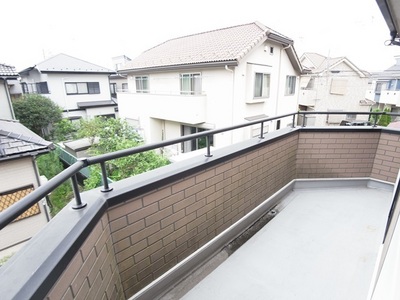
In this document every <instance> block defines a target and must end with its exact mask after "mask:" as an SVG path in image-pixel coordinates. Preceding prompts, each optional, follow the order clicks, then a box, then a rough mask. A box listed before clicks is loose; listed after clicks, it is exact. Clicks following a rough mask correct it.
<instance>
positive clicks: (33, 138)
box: [0, 119, 54, 160]
mask: <svg viewBox="0 0 400 300" xmlns="http://www.w3.org/2000/svg"><path fill="white" fill-rule="evenodd" d="M53 147H54V146H53V143H51V142H48V141H46V140H44V139H42V138H41V137H40V136H38V135H37V134H35V133H34V132H32V131H31V130H29V129H28V128H26V127H25V126H24V125H22V124H21V123H19V122H18V121H14V120H1V119H0V160H4V159H9V158H14V157H18V156H25V155H30V154H31V153H32V152H38V151H44V150H50V149H53Z"/></svg>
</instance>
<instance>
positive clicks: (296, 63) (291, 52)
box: [285, 44, 306, 74]
mask: <svg viewBox="0 0 400 300" xmlns="http://www.w3.org/2000/svg"><path fill="white" fill-rule="evenodd" d="M285 51H286V54H287V55H288V57H289V60H290V62H291V64H292V65H293V67H294V69H295V70H296V71H297V72H299V73H300V74H303V73H304V72H305V71H306V69H303V66H302V65H301V63H300V60H299V57H298V56H297V53H296V50H295V49H294V47H293V45H292V44H289V45H288V46H287V48H286V49H285Z"/></svg>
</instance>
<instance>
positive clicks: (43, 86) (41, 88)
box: [21, 82, 50, 94]
mask: <svg viewBox="0 0 400 300" xmlns="http://www.w3.org/2000/svg"><path fill="white" fill-rule="evenodd" d="M21 85H22V92H23V93H24V94H50V92H49V88H48V87H47V82H36V83H26V82H22V83H21Z"/></svg>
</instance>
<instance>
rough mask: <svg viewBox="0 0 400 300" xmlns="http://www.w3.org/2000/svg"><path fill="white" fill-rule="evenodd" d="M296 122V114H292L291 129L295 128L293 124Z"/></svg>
mask: <svg viewBox="0 0 400 300" xmlns="http://www.w3.org/2000/svg"><path fill="white" fill-rule="evenodd" d="M295 121H296V114H293V122H292V128H295V127H296V125H294V122H295Z"/></svg>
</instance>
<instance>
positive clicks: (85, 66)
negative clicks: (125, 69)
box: [21, 53, 115, 74]
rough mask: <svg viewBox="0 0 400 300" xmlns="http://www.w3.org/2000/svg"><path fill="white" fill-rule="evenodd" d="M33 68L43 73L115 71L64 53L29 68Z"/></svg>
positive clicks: (108, 72) (110, 72) (109, 72)
mask: <svg viewBox="0 0 400 300" xmlns="http://www.w3.org/2000/svg"><path fill="white" fill-rule="evenodd" d="M33 68H36V69H38V70H39V71H40V72H42V73H46V72H62V73H100V74H104V73H107V74H113V73H115V71H113V70H110V69H107V68H104V67H101V66H98V65H95V64H92V63H90V62H87V61H84V60H81V59H79V58H75V57H72V56H69V55H66V54H63V53H60V54H58V55H55V56H53V57H50V58H48V59H46V60H44V61H42V62H40V63H38V64H37V65H35V66H33V67H31V68H27V69H25V70H23V71H21V73H23V72H25V71H29V70H31V69H33Z"/></svg>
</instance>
